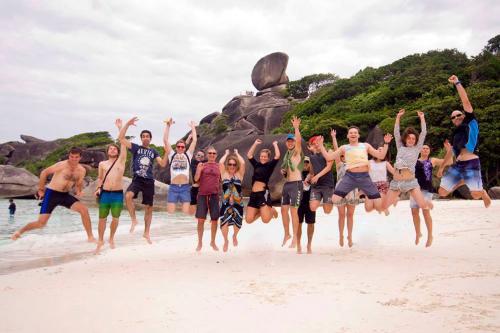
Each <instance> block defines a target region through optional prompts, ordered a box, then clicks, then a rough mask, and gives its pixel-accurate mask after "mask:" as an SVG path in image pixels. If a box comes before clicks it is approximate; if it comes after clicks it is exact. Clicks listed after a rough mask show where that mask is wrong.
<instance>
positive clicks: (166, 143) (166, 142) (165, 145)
mask: <svg viewBox="0 0 500 333" xmlns="http://www.w3.org/2000/svg"><path fill="white" fill-rule="evenodd" d="M164 123H165V128H164V129H163V148H164V149H165V155H167V156H168V154H170V151H171V150H172V147H170V143H169V136H170V127H171V126H172V124H173V123H174V120H173V119H172V118H168V119H167V120H165V121H164Z"/></svg>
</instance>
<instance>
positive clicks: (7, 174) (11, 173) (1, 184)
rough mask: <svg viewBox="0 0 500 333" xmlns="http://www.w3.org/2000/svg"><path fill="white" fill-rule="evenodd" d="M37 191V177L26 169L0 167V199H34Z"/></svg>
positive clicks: (9, 166)
mask: <svg viewBox="0 0 500 333" xmlns="http://www.w3.org/2000/svg"><path fill="white" fill-rule="evenodd" d="M37 189H38V177H37V176H35V175H33V174H32V173H30V172H29V171H27V170H26V169H22V168H16V167H13V166H11V165H0V198H19V197H32V196H34V195H35V194H36V192H37Z"/></svg>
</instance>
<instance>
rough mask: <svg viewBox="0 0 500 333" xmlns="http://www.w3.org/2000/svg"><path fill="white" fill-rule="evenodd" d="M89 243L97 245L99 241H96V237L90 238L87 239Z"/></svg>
mask: <svg viewBox="0 0 500 333" xmlns="http://www.w3.org/2000/svg"><path fill="white" fill-rule="evenodd" d="M87 242H89V243H97V241H96V240H95V238H94V236H90V237H89V238H87Z"/></svg>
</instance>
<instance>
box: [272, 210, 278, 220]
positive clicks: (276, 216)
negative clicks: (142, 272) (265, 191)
mask: <svg viewBox="0 0 500 333" xmlns="http://www.w3.org/2000/svg"><path fill="white" fill-rule="evenodd" d="M277 218H278V211H277V210H276V209H274V208H273V219H277Z"/></svg>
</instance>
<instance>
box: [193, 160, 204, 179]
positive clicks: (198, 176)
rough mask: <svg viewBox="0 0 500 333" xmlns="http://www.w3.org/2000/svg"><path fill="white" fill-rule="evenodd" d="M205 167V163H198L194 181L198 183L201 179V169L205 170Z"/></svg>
mask: <svg viewBox="0 0 500 333" xmlns="http://www.w3.org/2000/svg"><path fill="white" fill-rule="evenodd" d="M204 167H205V164H204V163H198V165H197V166H196V172H195V174H194V181H195V182H196V183H198V182H199V181H200V177H201V171H202V170H203V168H204Z"/></svg>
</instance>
